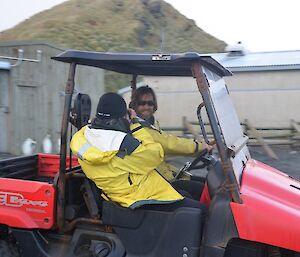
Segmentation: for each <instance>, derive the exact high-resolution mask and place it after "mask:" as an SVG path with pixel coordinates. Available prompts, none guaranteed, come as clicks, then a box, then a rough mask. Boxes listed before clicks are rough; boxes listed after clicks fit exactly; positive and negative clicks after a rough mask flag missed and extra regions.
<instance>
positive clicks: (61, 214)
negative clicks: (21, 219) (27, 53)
mask: <svg viewBox="0 0 300 257" xmlns="http://www.w3.org/2000/svg"><path fill="white" fill-rule="evenodd" d="M75 70H76V64H75V63H71V65H70V70H69V77H68V81H67V84H66V89H65V104H64V112H63V117H62V124H61V136H60V140H61V146H60V163H59V176H58V191H57V226H58V229H59V230H60V231H61V232H62V231H63V230H64V225H65V186H66V177H65V171H66V161H67V160H66V159H67V137H68V123H69V115H70V109H71V101H72V95H73V92H74V84H75V82H74V77H75Z"/></svg>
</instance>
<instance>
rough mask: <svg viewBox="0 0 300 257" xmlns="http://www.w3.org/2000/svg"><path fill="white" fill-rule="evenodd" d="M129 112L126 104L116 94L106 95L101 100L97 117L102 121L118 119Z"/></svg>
mask: <svg viewBox="0 0 300 257" xmlns="http://www.w3.org/2000/svg"><path fill="white" fill-rule="evenodd" d="M126 112H127V107H126V102H125V100H124V99H123V98H122V96H120V95H118V94H116V93H106V94H104V95H102V96H101V97H100V99H99V103H98V106H97V114H96V116H97V117H98V118H100V119H105V118H108V119H109V118H112V119H118V118H122V117H124V116H125V114H126Z"/></svg>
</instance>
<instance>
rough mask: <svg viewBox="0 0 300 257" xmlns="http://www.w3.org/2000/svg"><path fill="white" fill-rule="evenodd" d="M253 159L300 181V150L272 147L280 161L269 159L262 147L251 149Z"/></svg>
mask: <svg viewBox="0 0 300 257" xmlns="http://www.w3.org/2000/svg"><path fill="white" fill-rule="evenodd" d="M249 150H250V153H251V157H252V158H253V159H255V160H258V161H261V162H263V163H265V164H267V165H269V166H272V167H274V168H276V169H278V170H280V171H282V172H285V173H287V174H289V175H291V176H293V177H295V178H298V179H300V149H299V148H298V149H291V148H290V147H289V146H272V150H273V151H274V152H275V153H276V155H277V156H278V158H279V160H275V159H272V158H270V157H268V155H267V154H266V153H265V151H264V150H263V149H262V148H261V147H253V146H252V147H249Z"/></svg>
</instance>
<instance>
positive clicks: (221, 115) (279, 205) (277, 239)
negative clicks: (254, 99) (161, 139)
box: [0, 50, 300, 257]
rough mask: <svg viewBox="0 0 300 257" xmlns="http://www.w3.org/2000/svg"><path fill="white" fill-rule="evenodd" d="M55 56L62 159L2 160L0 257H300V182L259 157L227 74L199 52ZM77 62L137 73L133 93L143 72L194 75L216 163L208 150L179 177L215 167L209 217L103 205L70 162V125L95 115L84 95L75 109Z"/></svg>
mask: <svg viewBox="0 0 300 257" xmlns="http://www.w3.org/2000/svg"><path fill="white" fill-rule="evenodd" d="M53 59H54V60H57V61H61V62H65V63H69V64H70V71H69V78H68V81H67V85H66V90H65V93H66V94H65V107H64V114H63V120H62V129H61V152H60V156H54V155H42V154H38V155H34V156H28V157H18V158H13V159H8V160H2V161H0V256H6V257H10V256H18V255H21V256H24V257H29V256H30V257H32V256H37V257H59V256H64V257H69V256H97V257H100V256H107V257H137V256H143V257H175V256H183V257H196V256H197V257H199V256H201V257H221V256H228V257H252V256H253V257H254V256H256V257H257V256H259V257H271V256H287V257H294V256H295V257H296V256H299V252H300V182H299V181H297V180H296V179H294V178H292V177H290V176H288V175H286V174H284V173H282V172H280V171H278V170H275V169H273V168H271V167H269V166H267V165H264V164H262V163H260V162H258V161H255V160H253V159H251V156H250V154H249V151H248V148H247V139H248V138H247V137H246V136H245V135H243V133H242V129H241V126H240V122H239V120H238V118H237V115H236V112H235V109H234V107H233V105H232V102H231V100H230V96H229V92H228V90H227V87H226V85H225V82H224V80H223V77H224V76H230V75H232V74H231V73H230V72H229V71H228V70H227V69H225V68H224V67H223V66H222V65H220V64H219V63H218V62H216V61H215V60H214V59H213V58H212V57H210V56H208V55H201V54H197V53H183V54H145V53H97V52H83V51H73V50H72V51H66V52H64V53H62V54H60V55H58V56H56V57H53ZM77 65H85V66H93V67H98V68H102V69H106V70H111V71H115V72H119V73H124V74H132V76H133V78H132V88H133V90H134V88H135V87H136V78H137V76H138V75H147V76H192V77H194V78H195V82H196V83H195V84H196V85H197V87H198V89H199V92H200V94H199V106H198V108H197V106H195V109H197V115H198V118H199V124H200V127H201V128H202V133H203V136H204V138H205V139H206V140H207V141H208V139H207V136H206V132H205V129H204V124H203V122H202V117H201V110H202V108H203V109H205V110H206V113H207V117H208V120H209V124H210V127H211V131H212V133H213V136H214V140H215V141H216V146H217V147H216V148H217V156H218V157H215V156H211V155H206V154H200V155H199V156H197V157H196V158H195V160H194V161H192V162H191V163H187V164H186V165H185V166H184V168H183V169H181V170H180V172H179V174H178V177H180V176H181V175H182V174H183V173H187V172H188V171H190V170H192V169H195V168H198V167H199V166H202V167H203V166H207V168H208V175H207V177H206V187H205V190H204V191H203V193H202V197H201V201H203V202H205V203H207V204H208V207H209V212H208V215H207V216H206V217H205V218H204V217H203V215H202V213H201V210H199V209H194V208H179V209H178V210H176V211H174V212H162V211H150V210H141V209H136V210H130V209H127V208H123V207H120V206H118V205H117V204H115V203H113V202H108V201H103V199H101V198H100V193H99V189H98V188H96V187H95V185H94V184H93V183H92V182H91V181H89V180H88V179H87V178H86V176H85V175H84V173H83V172H82V170H81V168H80V166H78V163H77V161H76V158H74V157H73V158H70V159H67V148H68V147H67V146H68V145H67V142H68V138H67V134H68V133H67V132H68V127H69V126H75V127H76V128H78V129H79V128H81V127H82V126H83V125H86V124H87V121H88V119H89V116H90V110H91V101H90V98H89V97H88V96H87V95H85V94H79V95H77V96H76V100H75V102H74V105H73V106H74V107H73V108H71V105H72V95H73V92H74V81H75V79H74V78H75V71H76V66H77ZM187 111H190V110H187ZM70 123H72V124H73V125H70ZM199 162H202V164H201V165H199V164H198V163H199ZM192 179H198V178H197V175H193V176H192Z"/></svg>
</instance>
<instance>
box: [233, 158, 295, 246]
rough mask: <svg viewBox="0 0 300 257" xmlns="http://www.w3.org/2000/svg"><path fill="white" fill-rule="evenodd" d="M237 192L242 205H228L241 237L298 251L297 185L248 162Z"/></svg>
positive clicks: (292, 180)
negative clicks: (239, 193) (239, 194)
mask: <svg viewBox="0 0 300 257" xmlns="http://www.w3.org/2000/svg"><path fill="white" fill-rule="evenodd" d="M240 192H241V198H242V200H243V204H237V203H231V208H232V212H233V216H234V219H235V223H236V226H237V229H238V232H239V236H240V238H242V239H246V240H251V241H256V242H262V243H266V244H270V245H275V246H279V247H282V248H286V249H290V250H294V251H297V252H300V182H299V181H298V180H295V179H293V178H291V177H289V176H288V175H286V174H284V173H282V172H280V171H278V170H276V169H274V168H272V167H269V166H267V165H265V164H263V163H260V162H258V161H255V160H250V161H248V162H247V164H246V167H245V169H244V171H243V177H242V183H241V189H240Z"/></svg>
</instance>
